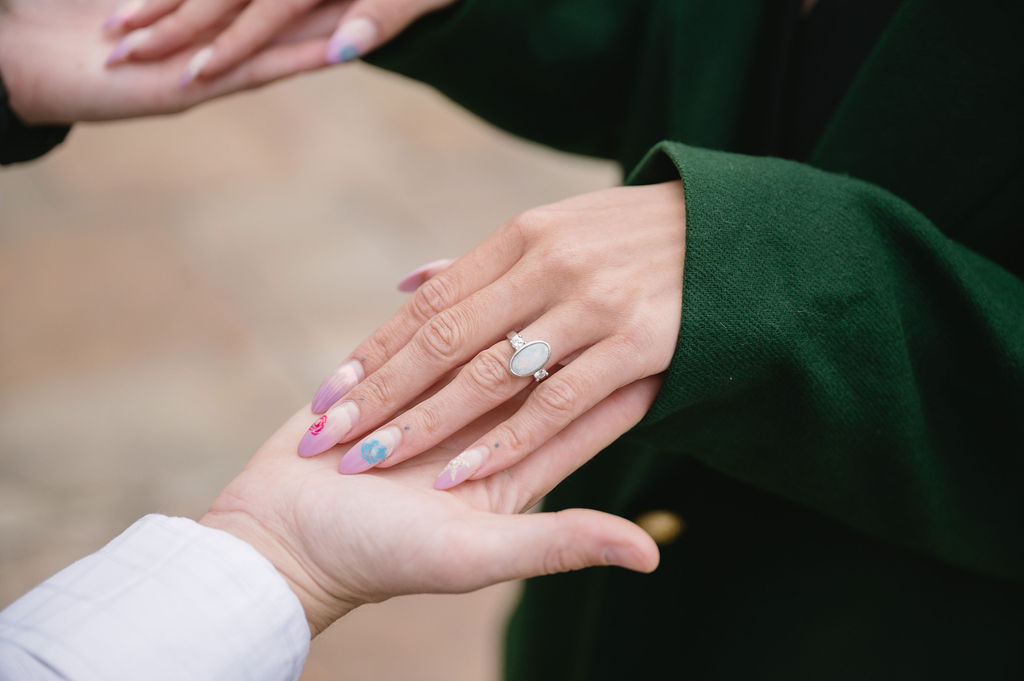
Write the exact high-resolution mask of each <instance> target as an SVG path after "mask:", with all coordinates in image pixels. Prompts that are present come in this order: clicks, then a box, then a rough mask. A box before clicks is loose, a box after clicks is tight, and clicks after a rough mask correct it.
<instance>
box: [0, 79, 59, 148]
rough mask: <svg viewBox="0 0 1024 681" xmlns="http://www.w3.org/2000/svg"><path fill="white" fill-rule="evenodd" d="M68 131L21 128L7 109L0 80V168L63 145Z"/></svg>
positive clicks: (5, 95) (7, 102)
mask: <svg viewBox="0 0 1024 681" xmlns="http://www.w3.org/2000/svg"><path fill="white" fill-rule="evenodd" d="M70 130H71V126H69V125H39V126H31V125H27V124H25V123H24V122H23V121H22V120H21V119H20V118H18V116H17V114H15V113H14V110H13V109H11V105H10V102H9V101H8V98H7V89H6V88H5V87H4V83H3V80H2V79H0V165H6V164H8V163H18V162H21V161H31V160H32V159H34V158H38V157H39V156H42V155H43V154H45V153H46V152H48V151H50V150H51V149H53V148H54V147H56V146H57V145H58V144H60V143H61V142H63V141H64V138H65V137H67V136H68V132H70Z"/></svg>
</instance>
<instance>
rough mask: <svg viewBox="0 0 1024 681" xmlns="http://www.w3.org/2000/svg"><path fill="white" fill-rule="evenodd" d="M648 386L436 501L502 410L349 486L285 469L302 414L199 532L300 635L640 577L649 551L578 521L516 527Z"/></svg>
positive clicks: (652, 558)
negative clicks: (249, 561) (419, 602)
mask: <svg viewBox="0 0 1024 681" xmlns="http://www.w3.org/2000/svg"><path fill="white" fill-rule="evenodd" d="M658 385H659V381H658V380H657V379H648V380H646V381H641V382H639V383H635V384H633V385H632V386H630V387H629V388H627V389H625V390H622V391H619V392H618V393H617V394H616V395H614V396H613V398H614V399H610V400H606V401H605V402H603V403H602V404H601V405H599V406H598V407H596V408H595V409H594V411H593V416H594V418H593V421H592V423H591V425H590V426H588V427H582V426H580V427H570V428H567V429H566V430H565V431H563V432H562V433H561V434H560V435H559V436H558V437H556V438H554V439H552V440H550V441H548V442H547V443H546V444H545V445H544V446H543V447H542V448H541V449H540V450H538V452H537V456H536V457H533V458H531V459H529V460H527V461H524V462H522V463H520V464H518V465H517V466H514V467H512V468H510V469H509V470H508V471H507V474H505V475H500V476H493V477H490V478H488V479H486V480H480V481H477V482H472V483H468V484H465V485H462V486H460V487H459V488H458V489H455V490H451V491H447V492H442V491H438V490H435V489H433V487H432V483H433V481H434V477H435V475H436V469H437V468H438V467H439V466H441V465H443V463H444V462H445V461H447V460H449V459H450V458H452V456H453V454H454V453H456V452H458V451H460V450H461V449H462V448H464V447H465V445H466V444H468V443H469V442H471V441H473V440H474V439H475V438H476V437H478V436H479V435H480V434H481V433H482V432H485V431H487V430H488V429H489V428H490V427H492V426H493V424H494V423H495V422H497V421H498V420H500V419H501V418H503V417H505V416H507V415H508V412H509V410H511V409H514V408H515V406H516V405H515V401H512V402H509V403H507V404H506V405H505V406H503V407H501V408H499V409H497V410H495V411H493V412H491V413H489V414H487V415H486V417H485V418H484V419H481V420H480V421H479V422H477V423H474V424H472V425H470V426H469V427H467V428H466V429H464V430H463V431H461V432H459V433H457V434H455V435H453V436H452V437H450V438H448V439H447V440H446V441H445V442H443V443H441V444H439V445H437V446H435V447H433V448H431V449H430V450H429V451H427V452H424V453H423V454H422V455H421V456H419V457H417V458H416V459H415V460H413V461H408V462H406V463H405V464H403V465H401V466H397V467H394V468H390V469H387V470H380V471H374V472H372V473H369V474H366V475H361V476H341V475H338V474H337V472H336V468H337V464H338V458H339V456H338V455H328V456H324V457H318V458H313V459H303V458H299V457H297V456H295V445H296V443H297V442H298V440H299V438H300V437H301V436H302V434H303V432H304V431H305V430H306V425H307V423H308V413H309V412H308V411H307V410H305V409H304V410H302V411H301V412H299V413H297V414H295V415H294V416H293V417H292V418H291V419H290V420H289V421H288V422H287V423H286V424H285V425H284V426H283V427H282V428H281V429H280V430H279V431H278V432H277V433H275V434H274V435H273V436H272V437H271V438H270V439H269V440H268V441H267V442H266V443H265V444H264V445H263V447H262V448H261V449H260V450H259V451H258V452H257V453H256V455H255V456H254V457H253V459H252V460H251V461H250V462H249V464H248V466H246V468H245V470H243V471H242V473H241V474H240V475H239V476H238V477H237V478H236V479H235V480H234V481H233V482H231V484H229V485H228V486H227V487H226V488H225V489H224V491H223V492H222V493H221V494H220V496H219V497H218V498H217V500H216V501H215V502H214V504H213V506H212V507H211V508H210V511H209V512H208V513H207V515H206V516H205V517H204V518H203V519H202V521H201V522H202V523H203V524H206V525H209V526H211V527H216V528H219V529H223V530H227V531H229V532H232V533H233V534H235V535H237V536H239V537H241V538H242V539H244V540H246V541H248V542H249V543H250V544H252V545H253V546H254V547H255V548H256V549H257V550H259V551H260V552H261V553H263V554H264V555H265V556H266V557H267V558H268V559H269V560H270V561H271V562H272V563H273V564H274V565H275V567H277V568H278V570H279V571H280V572H281V573H282V574H283V575H284V576H285V578H286V579H287V580H288V582H289V584H290V585H291V587H292V589H293V590H294V591H295V593H296V595H298V596H299V600H300V601H301V602H302V604H303V607H304V608H305V611H306V617H307V619H308V621H309V624H310V629H311V631H312V632H313V634H314V635H316V634H317V633H319V632H320V631H322V630H323V629H324V628H326V627H327V626H328V625H329V624H330V623H331V622H333V621H334V620H335V619H337V618H339V617H341V616H342V615H344V614H345V613H346V612H348V611H349V610H351V609H353V608H355V607H357V606H359V605H361V604H363V603H368V602H376V601H381V600H384V599H386V598H389V597H391V596H396V595H400V594H409V593H460V592H466V591H472V590H475V589H478V588H481V587H484V586H488V585H491V584H495V583H497V582H501V581H506V580H511V579H517V578H525V577H531V576H536V575H542V574H549V573H554V572H563V571H567V570H578V569H581V568H585V567H589V566H593V565H619V566H622V567H626V568H629V569H632V570H639V571H642V572H650V571H651V570H653V569H654V568H655V567H656V566H657V563H658V549H657V547H656V546H655V544H654V542H653V541H652V540H651V538H650V537H649V536H648V535H647V534H645V533H644V531H643V530H641V529H640V528H639V527H637V526H636V525H634V524H632V523H630V522H629V521H627V520H625V519H623V518H619V517H616V516H612V515H609V514H606V513H599V512H597V511H592V510H583V509H573V510H568V511H560V512H557V513H533V514H527V515H518V514H519V513H520V512H521V511H524V510H526V509H528V508H530V507H531V506H533V505H534V504H535V503H536V502H537V501H538V500H539V499H540V498H541V497H542V496H543V495H544V494H546V493H547V492H548V491H549V490H550V489H552V488H553V487H554V486H555V485H557V484H558V483H559V482H560V481H561V480H562V479H563V478H564V477H565V476H566V475H568V474H569V473H571V472H572V471H573V470H575V469H576V468H577V467H579V466H580V465H582V464H583V463H584V462H585V461H586V460H587V459H589V458H590V457H591V456H592V455H593V454H594V453H595V452H597V451H599V450H600V449H602V448H604V447H605V446H606V445H607V444H609V443H610V442H611V441H612V440H614V439H615V438H616V437H617V436H618V435H619V433H621V432H622V431H624V430H626V429H628V428H629V427H631V426H632V425H633V424H634V423H635V422H636V421H638V420H639V419H640V418H641V417H642V415H643V413H644V412H645V411H646V409H647V405H648V404H649V403H650V400H651V399H653V397H654V394H655V392H656V391H657V389H658Z"/></svg>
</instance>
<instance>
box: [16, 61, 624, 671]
mask: <svg viewBox="0 0 1024 681" xmlns="http://www.w3.org/2000/svg"><path fill="white" fill-rule="evenodd" d="M617 179H618V176H617V172H616V170H615V169H614V167H613V166H612V165H611V164H609V163H605V162H599V161H593V160H587V159H581V158H577V157H570V156H567V155H564V154H558V153H556V152H553V151H550V150H546V149H543V148H540V147H538V146H536V145H531V144H528V143H525V142H522V141H519V140H515V139H513V138H511V137H509V136H507V135H505V134H503V133H500V132H498V131H496V130H494V129H493V128H491V127H489V126H488V125H486V124H484V123H482V122H480V121H479V120H476V119H474V118H473V117H472V116H470V115H469V114H467V113H465V112H464V111H461V110H459V109H457V108H456V107H455V106H454V105H452V104H450V103H449V102H447V101H446V100H444V99H442V98H441V97H440V96H439V95H437V94H436V93H435V92H433V91H431V90H429V89H427V88H425V87H423V86H420V85H418V84H414V83H411V82H409V81H406V80H404V79H402V78H399V77H397V76H393V75H391V74H387V73H383V72H380V71H376V70H373V69H371V68H369V67H365V66H363V65H352V66H348V67H344V68H340V69H336V70H333V71H330V72H323V73H319V74H316V75H313V76H307V77H304V78H300V79H297V80H294V81H291V82H288V83H284V84H280V85H277V86H274V87H272V88H270V89H269V90H266V91H263V92H260V93H256V94H246V95H241V96H237V97H234V98H231V99H229V100H225V101H221V102H217V103H214V104H210V105H207V106H206V107H205V108H200V109H199V110H197V111H193V112H191V113H188V114H186V115H183V116H178V117H174V118H163V119H154V120H145V121H134V122H128V123H117V124H109V125H103V126H80V127H79V128H78V129H76V130H75V131H74V132H73V133H72V136H71V138H70V139H69V141H68V142H67V143H66V144H65V145H64V146H63V147H62V148H60V149H59V150H57V151H56V152H54V153H53V154H51V155H50V156H48V157H46V158H44V159H43V160H41V161H37V162H36V163H34V164H30V165H25V166H15V167H13V168H8V169H6V170H3V171H0V191H2V199H0V311H2V321H0V607H2V606H4V605H6V604H8V603H10V602H11V601H12V600H14V599H15V598H16V597H17V596H18V595H19V594H20V593H22V592H24V591H25V590H27V589H29V588H30V587H32V586H33V585H35V584H36V583H38V582H39V581H41V580H42V579H44V578H46V577H47V576H49V575H50V574H52V573H53V572H55V571H57V570H59V569H60V568H61V567H63V566H64V565H66V564H67V563H69V562H70V561H72V560H75V559H76V558H79V557H81V556H82V555H84V554H86V553H88V552H90V551H93V550H95V549H96V548H98V547H99V546H101V545H102V544H104V543H105V542H106V541H108V540H109V539H111V538H112V537H113V536H115V535H116V534H117V533H119V532H120V531H121V530H123V529H124V528H125V527H127V526H128V525H129V524H131V523H132V522H133V521H134V520H136V519H137V518H138V517H140V516H142V515H144V514H145V513H148V512H161V513H166V514H171V515H183V516H190V517H193V518H197V517H199V516H200V515H201V514H202V512H203V511H204V510H205V507H206V505H207V504H208V503H209V502H210V501H211V500H212V498H213V497H214V495H215V494H216V493H217V491H218V490H219V489H220V488H221V487H222V486H223V485H224V484H225V483H226V482H227V481H228V480H230V479H231V477H232V476H233V474H234V473H235V472H236V471H238V470H239V469H240V468H241V466H242V465H243V464H244V462H245V461H246V460H247V459H248V458H249V455H250V454H251V453H252V452H253V451H254V450H255V448H256V446H257V445H259V443H261V442H262V441H263V439H264V438H265V437H266V436H267V435H268V434H269V433H270V432H271V431H272V430H273V429H274V428H276V426H277V425H278V424H279V423H280V422H281V421H283V420H284V419H285V418H286V417H287V416H288V415H289V414H291V413H292V412H293V411H294V410H295V409H296V408H297V407H298V406H299V405H301V404H302V403H304V402H305V401H307V400H309V399H310V397H311V396H312V394H313V391H314V389H315V388H316V386H317V384H318V382H319V381H320V379H321V378H322V377H323V376H324V375H325V374H326V372H328V371H329V370H331V369H332V368H333V367H334V366H335V365H336V364H337V362H338V361H340V360H341V359H342V358H344V356H345V354H346V353H347V352H348V351H349V350H350V349H351V348H352V347H353V346H354V345H355V344H356V343H357V342H358V341H359V340H360V339H361V338H362V337H364V336H365V335H367V334H368V333H369V332H371V331H372V330H373V329H374V328H375V327H376V326H377V325H378V324H380V323H381V322H383V321H384V320H385V319H387V317H388V316H389V315H390V314H391V313H392V312H393V311H394V310H395V309H396V308H397V306H398V305H399V304H400V303H401V301H402V299H403V297H402V294H399V293H398V292H397V291H396V290H395V284H396V282H397V281H398V280H399V279H400V278H401V277H402V276H403V275H404V274H405V272H406V271H408V270H410V269H412V268H413V267H415V266H417V265H419V264H421V263H423V262H425V261H428V260H433V259H435V258H439V257H446V256H456V255H459V254H461V253H462V252H464V251H466V250H468V249H469V248H470V247H472V246H473V245H474V244H476V243H477V242H478V241H480V240H481V239H482V238H483V237H484V236H485V235H486V234H487V233H488V232H489V231H490V230H492V229H493V228H495V227H497V226H498V225H499V224H500V223H501V222H502V221H503V220H505V219H507V218H508V217H511V216H512V215H513V214H515V213H516V212H517V211H520V210H523V209H525V208H529V207H530V206H533V205H537V204H542V203H545V202H549V201H553V200H557V199H559V198H562V197H565V196H569V195H572V194H576V193H581V192H584V191H588V190H592V189H596V188H600V187H605V186H609V185H611V184H614V183H615V182H616V181H617ZM515 595H516V590H515V587H514V586H512V585H502V586H499V587H495V588H491V589H487V590H484V591H481V592H477V593H474V594H468V595H465V596H424V597H408V598H401V599H395V600H393V601H391V602H388V603H385V604H382V605H377V606H369V607H365V608H362V609H360V610H358V611H356V612H355V613H354V614H353V615H352V616H350V617H349V618H346V619H345V620H344V621H342V622H340V623H338V624H336V625H335V626H334V627H333V628H332V629H330V630H329V631H328V632H327V633H326V634H325V635H323V636H321V637H320V638H319V639H317V641H316V642H314V645H313V652H312V655H311V656H310V658H309V661H308V663H307V666H306V672H305V674H304V675H303V679H304V680H306V681H313V680H315V679H387V680H389V681H391V680H398V679H411V680H417V679H431V680H435V679H440V678H447V679H453V680H461V679H466V680H469V679H472V680H473V681H480V680H487V679H495V678H498V676H499V659H500V657H499V656H500V637H501V632H502V628H503V626H504V619H505V617H506V614H507V612H508V609H509V608H510V607H511V604H512V602H513V601H514V598H515ZM383 641H386V642H387V645H386V647H385V646H384V645H383V644H382V642H383ZM456 641H457V642H458V646H457V648H456V646H455V645H454V643H455V642H456ZM456 649H457V650H459V651H460V654H458V655H456V654H453V653H452V651H453V650H456Z"/></svg>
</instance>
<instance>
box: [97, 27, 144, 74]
mask: <svg viewBox="0 0 1024 681" xmlns="http://www.w3.org/2000/svg"><path fill="white" fill-rule="evenodd" d="M152 34H153V31H152V29H149V28H140V29H139V30H137V31H132V32H131V33H129V34H128V35H126V36H125V37H123V38H121V39H120V40H119V41H118V42H117V45H114V49H113V51H112V52H111V53H110V56H108V57H107V66H110V65H112V64H116V63H117V62H119V61H123V60H124V59H125V58H127V57H128V56H129V55H130V54H131V53H132V50H134V49H135V48H136V47H138V46H139V45H141V44H142V43H144V42H146V41H147V40H149V36H150V35H152Z"/></svg>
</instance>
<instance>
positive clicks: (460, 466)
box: [434, 445, 491, 489]
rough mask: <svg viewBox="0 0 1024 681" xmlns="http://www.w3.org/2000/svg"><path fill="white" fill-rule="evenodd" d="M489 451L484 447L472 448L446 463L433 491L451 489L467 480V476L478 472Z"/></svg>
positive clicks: (489, 453)
mask: <svg viewBox="0 0 1024 681" xmlns="http://www.w3.org/2000/svg"><path fill="white" fill-rule="evenodd" d="M490 455H491V450H490V449H488V448H487V447H486V446H485V445H479V446H477V447H472V448H470V449H467V450H466V451H464V452H462V453H461V454H459V455H458V456H457V457H455V458H454V459H452V460H451V461H449V462H448V465H447V466H445V467H444V470H443V471H441V475H439V476H437V480H435V481H434V489H451V488H452V487H455V486H456V485H459V484H461V483H463V482H465V481H466V480H468V479H469V476H471V475H473V474H474V473H476V472H477V471H478V470H480V469H481V468H482V467H483V465H484V463H486V462H487V457H489V456H490Z"/></svg>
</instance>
